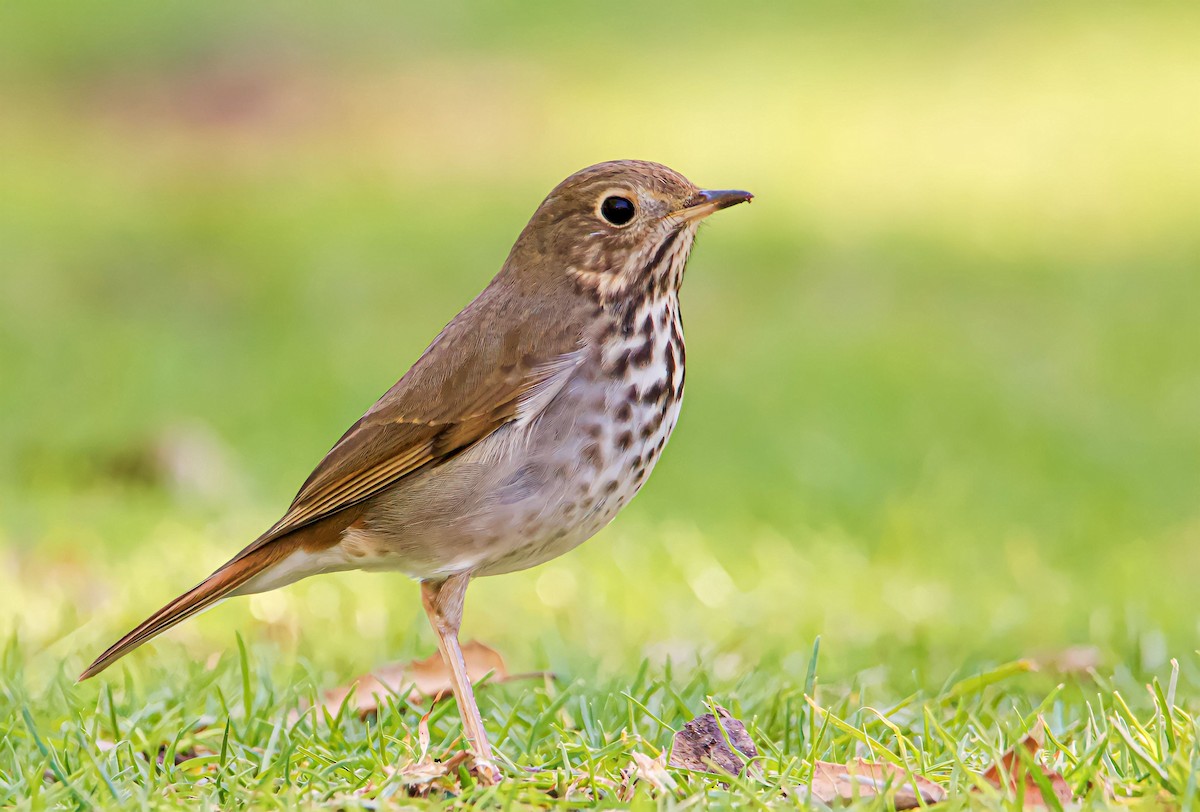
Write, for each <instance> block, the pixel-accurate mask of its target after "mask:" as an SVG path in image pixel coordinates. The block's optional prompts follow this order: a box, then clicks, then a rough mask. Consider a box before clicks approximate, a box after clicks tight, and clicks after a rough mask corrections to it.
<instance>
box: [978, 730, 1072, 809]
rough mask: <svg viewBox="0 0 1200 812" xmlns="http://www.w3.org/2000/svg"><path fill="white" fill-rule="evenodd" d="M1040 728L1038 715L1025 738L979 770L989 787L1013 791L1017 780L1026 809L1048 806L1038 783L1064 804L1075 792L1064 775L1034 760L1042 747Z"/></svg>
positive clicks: (1015, 790)
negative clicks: (998, 759) (990, 764)
mask: <svg viewBox="0 0 1200 812" xmlns="http://www.w3.org/2000/svg"><path fill="white" fill-rule="evenodd" d="M1044 728H1045V723H1044V722H1042V720H1041V719H1039V720H1038V723H1037V725H1035V726H1034V728H1033V730H1032V731H1030V733H1029V734H1028V735H1027V736H1025V738H1023V739H1021V741H1019V742H1018V743H1017V744H1016V745H1014V746H1013V747H1011V748H1009V749H1008V751H1007V752H1005V753H1004V755H1003V756H1001V757H1000V761H998V762H997V763H995V764H993V765H992V766H991V767H989V768H988V770H987V772H985V773H984V774H983V780H985V781H987V782H988V783H989V784H991V785H992V786H993V787H996V788H997V789H1005V788H1007V790H1008V791H1009V792H1011V793H1013V794H1014V795H1015V794H1017V791H1018V783H1019V784H1020V786H1021V787H1022V790H1023V792H1024V806H1025V808H1026V809H1048V808H1050V806H1051V804H1050V803H1048V801H1047V799H1046V797H1045V796H1044V795H1043V793H1042V787H1041V784H1042V783H1045V784H1047V785H1048V786H1049V789H1050V791H1051V792H1052V793H1053V794H1054V797H1055V798H1057V799H1058V802H1059V804H1067V803H1071V802H1073V801H1074V800H1075V795H1074V793H1072V792H1071V787H1070V786H1069V785H1068V784H1067V781H1066V779H1064V778H1063V777H1062V776H1061V775H1059V774H1058V773H1056V772H1053V771H1052V770H1047V769H1046V768H1045V767H1043V766H1042V765H1041V764H1039V763H1038V761H1037V756H1038V753H1040V752H1041V749H1042V737H1043V729H1044ZM1020 750H1024V751H1025V753H1026V754H1028V758H1022V756H1021V755H1020V753H1019V751H1020ZM1035 771H1036V772H1035ZM1039 778H1040V779H1041V781H1040V782H1039V780H1038V779H1039Z"/></svg>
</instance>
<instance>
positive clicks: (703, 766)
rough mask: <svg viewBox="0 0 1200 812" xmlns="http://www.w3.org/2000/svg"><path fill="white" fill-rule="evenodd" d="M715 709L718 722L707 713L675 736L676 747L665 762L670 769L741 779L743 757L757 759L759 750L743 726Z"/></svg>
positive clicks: (743, 766)
mask: <svg viewBox="0 0 1200 812" xmlns="http://www.w3.org/2000/svg"><path fill="white" fill-rule="evenodd" d="M716 708H717V714H718V715H719V716H720V720H718V719H717V717H715V716H713V715H712V714H711V713H706V714H703V715H702V716H697V717H696V718H695V719H693V720H692V721H690V722H688V723H687V724H686V725H684V726H683V730H681V731H679V732H678V733H676V734H675V744H674V746H673V747H672V748H671V760H670V761H669V762H668V763H669V764H670V765H671V766H672V767H677V768H680V769H684V770H696V771H698V772H706V773H719V772H722V771H724V772H725V773H728V774H729V775H741V773H742V770H743V769H744V768H745V766H746V762H745V761H743V760H742V756H745V757H746V758H749V759H754V758H758V748H757V747H756V746H755V745H754V742H752V741H750V736H749V734H747V733H746V726H745V725H743V724H742V723H741V722H740V721H738V720H737V719H735V718H733V716H732V715H731V714H730V713H729V711H727V710H725V709H724V708H723V707H721V706H720V705H717V706H716ZM727 737H728V741H726V738H727ZM730 745H733V746H732V747H730Z"/></svg>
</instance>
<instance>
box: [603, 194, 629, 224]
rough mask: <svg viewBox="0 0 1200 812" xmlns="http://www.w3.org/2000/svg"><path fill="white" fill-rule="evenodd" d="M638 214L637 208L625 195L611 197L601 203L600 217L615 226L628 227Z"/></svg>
mask: <svg viewBox="0 0 1200 812" xmlns="http://www.w3.org/2000/svg"><path fill="white" fill-rule="evenodd" d="M636 214H637V206H635V205H634V204H633V201H632V200H630V199H629V198H627V197H624V196H623V195H609V196H608V197H606V198H604V199H603V200H602V201H600V216H601V217H603V218H604V219H605V221H607V222H609V223H611V224H612V225H614V226H627V225H629V224H630V223H631V222H632V221H633V218H634V215H636Z"/></svg>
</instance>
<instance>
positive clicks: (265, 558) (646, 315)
mask: <svg viewBox="0 0 1200 812" xmlns="http://www.w3.org/2000/svg"><path fill="white" fill-rule="evenodd" d="M750 198H751V195H750V193H748V192H741V191H704V190H701V189H698V188H697V187H695V186H693V185H692V184H691V183H690V182H688V180H687V179H686V178H684V177H683V176H682V175H680V174H678V173H676V172H674V171H672V170H671V169H668V168H667V167H665V166H661V165H659V164H654V163H648V162H644V161H612V162H609V163H602V164H597V165H596V166H592V167H589V168H587V169H584V170H582V171H580V172H577V173H576V174H574V175H572V176H571V177H569V178H567V179H566V180H564V181H563V182H562V183H560V184H559V185H558V186H557V187H556V188H555V189H554V190H553V191H552V192H550V195H549V196H548V197H547V198H546V199H545V200H544V201H543V202H542V204H541V205H540V206H539V207H538V209H537V211H536V212H534V214H533V218H532V219H531V220H530V221H529V224H528V225H527V226H525V229H524V231H522V232H521V235H520V236H519V237H518V238H517V242H516V244H515V245H514V246H513V248H512V251H511V252H510V253H509V255H508V260H507V261H506V262H505V263H504V267H503V268H501V270H500V273H499V274H497V275H496V277H495V279H493V280H492V282H491V284H489V285H488V286H487V288H485V289H484V291H483V293H481V294H480V295H479V296H478V297H476V299H475V300H474V301H473V302H471V303H470V304H469V305H467V307H466V308H465V309H464V310H463V311H462V312H461V313H459V314H458V315H457V316H455V317H454V319H453V320H452V321H451V322H450V323H449V324H448V325H447V326H446V327H445V329H443V330H442V332H441V333H440V334H439V335H438V337H437V338H435V339H434V340H433V343H432V344H430V345H429V347H428V349H426V350H425V352H424V353H423V354H422V355H421V357H420V358H419V359H418V360H417V362H416V363H415V364H413V367H412V369H410V370H409V371H408V372H407V373H406V374H405V375H404V377H403V378H401V379H400V381H399V382H398V383H397V384H396V385H395V386H393V387H392V388H391V389H389V390H388V391H387V392H386V393H385V394H384V395H383V397H381V398H380V399H379V400H378V401H377V402H376V403H375V405H374V406H372V407H371V408H370V409H368V410H367V413H366V414H365V415H363V417H362V419H360V420H359V421H358V422H357V423H355V424H354V425H353V426H351V427H350V430H349V431H347V432H346V433H345V434H344V435H343V436H342V438H341V439H340V440H339V441H338V442H337V444H336V445H334V447H333V449H332V450H331V451H330V452H329V453H328V454H326V455H325V458H324V459H323V460H321V463H320V464H319V465H318V466H317V468H316V470H315V471H313V472H312V474H311V475H310V476H309V478H308V480H307V481H306V482H305V483H304V485H303V487H301V488H300V492H299V493H298V494H297V495H296V498H295V500H294V501H293V502H292V505H291V507H289V508H288V510H287V513H286V514H284V516H283V518H282V519H280V520H279V521H278V522H276V523H275V525H274V526H272V527H271V528H270V529H269V530H267V532H265V533H264V534H263V535H261V536H260V537H259V538H258V539H257V540H255V541H254V542H253V543H252V544H251V545H250V546H248V547H246V548H245V549H244V550H242V551H241V552H240V553H238V554H237V555H236V556H234V557H233V559H231V560H230V561H229V562H228V563H226V564H224V565H223V566H221V567H220V568H219V569H218V570H217V571H216V572H214V573H213V574H212V575H210V576H209V577H208V578H206V579H205V580H204V581H203V582H201V583H200V584H199V585H198V586H196V587H194V588H193V589H191V590H189V591H188V592H186V593H184V594H183V595H181V596H179V597H178V598H176V599H175V600H173V601H171V602H170V603H168V604H167V605H166V606H164V607H163V608H162V609H160V610H158V611H157V612H155V613H154V614H153V615H151V616H150V618H148V619H147V620H146V621H145V622H143V623H142V624H141V625H139V626H138V627H137V628H135V629H134V630H133V631H131V632H129V634H127V635H125V636H124V637H122V638H121V639H120V640H118V641H117V642H116V643H115V644H114V645H113V646H112V647H111V648H110V649H108V651H106V652H104V653H103V654H101V655H100V656H99V657H98V658H96V661H95V662H94V663H92V664H91V665H90V666H89V667H88V669H87V670H86V671H84V672H83V674H82V675H81V677H80V679H87V678H88V677H91V676H94V675H95V674H98V673H100V672H101V671H103V670H104V669H105V668H107V667H108V666H109V665H111V664H112V663H113V662H114V661H115V660H117V659H118V658H120V657H121V656H123V655H125V654H127V653H129V652H130V651H132V650H133V649H135V648H137V647H138V646H140V645H141V644H142V643H144V642H146V641H147V640H149V639H150V638H152V637H154V636H155V635H157V634H159V633H161V632H163V631H165V630H166V629H168V628H170V627H171V626H174V625H175V624H176V623H179V622H180V621H182V620H185V619H186V618H189V617H191V616H192V615H194V614H196V613H197V612H199V611H201V610H202V609H205V608H207V607H209V606H211V605H213V604H214V603H216V602H218V601H220V600H222V599H224V598H227V597H230V596H233V595H248V594H252V593H255V592H263V591H265V590H268V589H275V588H277V587H281V586H284V585H285V584H290V583H292V582H294V581H298V580H300V579H301V578H305V577H307V576H309V575H315V574H317V573H322V572H335V571H338V570H348V569H364V570H399V571H400V572H403V573H405V574H407V575H409V576H410V577H412V578H415V579H417V580H418V581H420V583H421V599H422V602H423V604H424V607H425V611H426V613H427V614H428V616H429V620H430V623H431V624H432V626H433V630H434V632H435V634H436V636H437V640H438V648H439V649H440V651H441V654H442V657H443V658H444V659H445V661H446V664H447V666H448V667H449V669H450V671H451V674H452V677H453V684H454V696H455V699H456V700H457V702H458V706H459V711H460V712H461V714H462V719H463V726H464V728H465V731H466V734H467V739H468V741H469V743H470V747H471V749H472V752H473V753H474V755H475V759H476V764H477V766H478V768H479V774H480V776H481V778H482V779H483V780H486V781H494V780H496V779H497V778H498V777H499V774H498V772H497V771H496V768H495V765H494V763H493V761H492V753H491V747H490V745H489V744H488V740H487V736H486V734H485V732H484V727H483V721H482V719H481V718H480V714H479V708H478V706H477V705H476V703H475V697H474V694H473V693H472V690H471V682H470V679H469V678H468V676H467V672H466V666H465V665H464V663H463V658H462V652H461V650H460V648H459V644H458V629H459V624H460V622H461V620H462V611H463V598H464V595H465V593H466V589H467V584H468V582H469V581H470V579H471V578H474V577H477V576H481V575H497V574H499V573H505V572H512V571H514V570H521V569H525V568H527V567H533V566H536V565H537V564H541V563H542V562H544V561H548V560H550V559H551V558H554V557H556V556H559V555H561V554H563V553H565V552H567V551H568V550H570V549H572V548H573V547H576V546H577V545H579V544H581V543H582V542H583V541H585V540H586V539H587V538H589V537H590V536H592V535H593V534H595V533H596V531H598V530H599V529H600V528H602V527H604V525H606V524H608V522H609V521H610V520H612V518H613V517H614V516H615V515H616V514H617V512H618V511H619V510H620V509H621V508H622V507H624V506H625V505H626V504H627V503H628V502H629V500H630V499H632V498H633V496H634V494H636V493H637V491H638V489H639V488H641V486H642V484H643V483H644V482H645V481H646V478H647V477H648V476H649V475H650V471H651V470H652V469H653V468H654V464H655V462H656V461H657V460H658V457H659V455H660V454H661V453H662V450H663V446H664V445H666V442H667V438H668V437H670V436H671V431H672V429H674V428H675V421H676V419H677V418H678V416H679V407H680V404H681V402H682V399H683V378H684V346H683V326H682V322H681V321H680V315H679V296H678V294H679V286H680V284H681V283H682V281H683V271H684V265H685V264H686V263H687V259H688V254H689V253H690V252H691V250H692V244H693V242H694V240H695V238H696V229H697V228H698V226H699V223H700V221H701V220H702V219H704V218H705V217H707V216H708V215H710V214H712V213H713V212H715V211H718V210H720V209H724V208H727V207H729V206H732V205H735V204H737V203H742V202H746V201H749V200H750Z"/></svg>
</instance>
